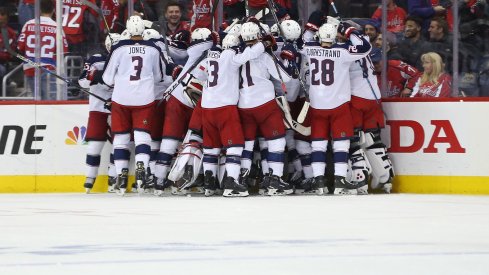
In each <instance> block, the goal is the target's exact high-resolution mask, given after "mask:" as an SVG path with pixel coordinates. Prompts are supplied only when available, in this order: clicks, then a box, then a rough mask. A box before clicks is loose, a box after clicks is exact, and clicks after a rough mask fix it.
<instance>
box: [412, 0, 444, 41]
mask: <svg viewBox="0 0 489 275" xmlns="http://www.w3.org/2000/svg"><path fill="white" fill-rule="evenodd" d="M408 13H409V15H410V16H417V17H420V18H421V19H422V20H423V21H422V24H421V29H422V31H421V32H422V33H423V34H426V32H427V31H428V27H429V25H430V20H431V18H433V17H434V16H435V15H441V16H443V15H445V13H446V9H445V8H444V7H443V6H440V5H435V6H433V4H432V0H408Z"/></svg>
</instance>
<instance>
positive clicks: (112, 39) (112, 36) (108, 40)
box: [105, 33, 121, 52]
mask: <svg viewBox="0 0 489 275" xmlns="http://www.w3.org/2000/svg"><path fill="white" fill-rule="evenodd" d="M119 40H121V35H120V34H118V33H109V34H108V35H107V37H105V48H106V49H107V51H108V52H110V48H111V47H112V45H115V44H117V43H119Z"/></svg>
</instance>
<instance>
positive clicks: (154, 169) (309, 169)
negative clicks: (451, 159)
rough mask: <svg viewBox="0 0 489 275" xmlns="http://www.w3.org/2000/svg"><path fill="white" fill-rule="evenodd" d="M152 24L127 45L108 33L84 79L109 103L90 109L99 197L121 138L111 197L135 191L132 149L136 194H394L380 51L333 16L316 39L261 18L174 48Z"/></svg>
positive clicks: (132, 25) (186, 36) (91, 173)
mask: <svg viewBox="0 0 489 275" xmlns="http://www.w3.org/2000/svg"><path fill="white" fill-rule="evenodd" d="M311 18H314V14H313V15H311ZM150 27H151V23H150V22H148V21H145V20H142V19H141V18H140V17H138V16H132V17H130V18H129V19H128V21H127V23H126V30H125V31H124V32H123V33H122V34H121V35H118V34H109V35H108V36H107V39H106V43H105V44H106V48H107V51H108V55H105V54H97V55H94V56H92V57H91V58H90V59H89V60H88V61H87V63H86V64H85V69H84V71H83V73H82V75H81V76H80V80H79V83H80V85H81V86H83V87H86V88H90V92H91V93H93V94H96V95H98V96H99V97H102V98H104V99H106V100H107V102H104V101H102V100H99V99H97V98H95V97H93V96H90V100H89V106H90V113H89V121H88V127H87V128H88V132H87V136H86V140H88V152H87V159H86V163H87V165H88V167H89V169H88V173H87V179H86V182H85V184H84V187H85V188H86V190H87V193H88V192H90V190H91V189H92V187H93V185H94V182H95V178H96V177H97V173H98V167H99V165H100V159H101V156H100V154H101V151H102V148H103V146H104V144H105V141H106V140H107V136H108V133H110V135H111V136H112V144H113V151H112V152H113V153H112V154H111V158H110V159H111V166H110V168H109V192H116V193H118V194H120V195H124V194H125V193H126V191H127V189H128V188H130V184H129V182H128V181H129V179H128V174H129V160H130V151H131V150H134V154H135V166H136V167H135V183H134V184H133V192H139V193H153V194H154V195H157V196H161V195H163V194H165V193H167V191H166V190H170V192H171V193H172V194H176V195H178V194H186V192H189V190H196V188H195V187H197V190H200V191H201V192H202V193H204V194H205V196H212V195H216V194H219V195H220V194H222V195H223V196H225V197H235V196H241V197H244V196H248V195H249V191H248V190H249V189H254V188H253V187H254V186H255V185H257V186H258V187H259V193H260V194H263V195H270V196H275V195H289V194H292V193H295V194H318V195H321V194H325V193H334V194H368V183H369V182H370V184H371V186H370V187H371V189H378V190H381V191H383V192H385V193H390V191H391V189H392V179H393V176H394V174H393V168H392V163H391V161H390V159H389V157H388V155H387V152H386V148H385V145H384V144H383V143H382V141H381V138H380V129H381V128H383V127H384V115H383V112H382V109H381V105H380V102H379V99H380V91H379V87H378V85H377V79H376V76H375V75H374V74H373V64H372V62H371V58H370V55H373V54H380V53H379V52H378V51H376V50H372V46H371V44H370V42H369V41H368V38H366V37H365V36H364V35H362V34H361V33H360V32H359V31H357V30H356V29H355V28H354V27H352V25H351V24H349V23H347V22H340V21H339V20H338V19H337V18H333V17H329V16H328V17H327V18H324V19H323V18H321V20H311V19H310V20H309V22H308V23H307V24H306V26H305V30H304V31H302V30H301V27H300V25H299V24H298V23H297V22H295V21H293V20H284V21H282V22H280V23H279V24H278V25H277V24H275V25H273V26H272V27H271V28H270V27H269V26H268V25H265V24H263V23H261V22H259V20H258V19H257V18H255V17H248V18H245V19H243V20H241V21H238V20H235V21H233V22H232V24H231V25H230V26H228V27H227V28H226V29H225V30H223V31H221V32H220V33H217V32H213V31H211V30H208V29H205V28H199V29H196V30H194V31H193V32H192V33H191V34H190V33H188V32H186V31H182V32H180V33H177V34H176V35H174V36H172V37H168V38H167V37H163V36H161V35H160V33H159V32H157V31H156V30H154V29H151V28H150ZM221 41H222V43H221ZM369 53H370V55H369ZM309 106H310V107H309ZM328 141H331V148H332V155H333V162H334V183H330V184H327V182H326V177H325V172H326V171H325V170H326V169H325V168H326V156H327V155H326V151H327V148H328ZM255 148H259V149H258V150H255ZM257 152H258V153H257ZM286 152H287V155H286ZM286 158H287V159H288V165H286V166H285V167H284V162H285V159H286ZM256 159H259V161H256ZM255 163H259V166H258V167H261V169H260V168H258V171H256V170H257V169H256V167H255V165H254V164H255ZM259 170H261V171H259ZM256 174H260V176H256ZM284 175H287V177H285V176H284ZM256 178H259V179H260V180H258V182H256V181H255V179H256ZM328 185H329V186H333V188H332V189H331V190H328V188H327V186H328Z"/></svg>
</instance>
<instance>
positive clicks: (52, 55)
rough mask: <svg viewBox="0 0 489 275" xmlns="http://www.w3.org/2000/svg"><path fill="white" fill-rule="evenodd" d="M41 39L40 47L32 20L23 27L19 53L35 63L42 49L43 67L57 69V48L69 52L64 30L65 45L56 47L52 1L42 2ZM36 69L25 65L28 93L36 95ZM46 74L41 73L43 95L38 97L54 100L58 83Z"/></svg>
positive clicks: (45, 0) (19, 41) (55, 28)
mask: <svg viewBox="0 0 489 275" xmlns="http://www.w3.org/2000/svg"><path fill="white" fill-rule="evenodd" d="M40 5H41V17H40V19H39V20H40V22H41V28H40V31H41V39H40V41H41V42H40V45H36V38H35V36H36V33H35V29H36V27H35V19H31V20H29V21H27V23H25V25H24V27H22V32H21V33H20V36H19V40H18V46H17V49H18V50H19V52H21V53H22V54H24V55H25V56H26V57H27V58H29V59H30V60H32V61H35V50H36V48H37V47H41V60H40V63H41V64H42V66H43V67H45V68H46V69H48V70H53V71H54V70H55V69H56V47H57V46H62V47H63V50H64V51H65V52H66V51H67V50H68V43H67V41H66V37H65V35H64V32H63V30H59V31H60V32H61V35H62V37H63V45H56V33H57V32H58V30H57V25H56V22H55V21H54V20H53V19H52V16H53V14H54V2H53V1H52V0H41V3H40ZM34 74H35V70H34V68H33V67H32V66H31V65H29V64H24V75H25V78H26V81H27V82H26V88H27V91H29V92H32V93H33V94H34ZM47 75H48V74H47V73H46V72H43V71H41V86H40V91H41V94H39V95H36V96H37V98H40V99H43V100H45V99H52V100H54V99H55V97H54V96H52V93H51V94H49V92H55V91H56V82H55V81H54V79H51V81H50V79H49V78H48V76H47Z"/></svg>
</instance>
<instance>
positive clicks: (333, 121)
mask: <svg viewBox="0 0 489 275" xmlns="http://www.w3.org/2000/svg"><path fill="white" fill-rule="evenodd" d="M338 32H340V33H341V34H343V35H344V36H345V37H346V38H347V39H349V38H350V35H352V36H356V37H358V32H356V31H355V29H354V28H351V27H350V26H349V25H348V24H345V23H342V24H340V26H339V27H338V29H337V28H336V27H335V26H334V25H333V24H328V23H326V24H324V25H322V26H321V27H320V28H319V31H318V33H319V41H320V44H319V43H308V44H306V47H305V49H304V50H303V51H302V53H303V54H304V55H305V57H306V58H307V61H308V63H309V65H310V75H309V77H308V78H309V83H310V88H309V98H310V101H311V110H310V113H311V121H312V125H311V127H312V133H311V140H312V154H311V159H312V169H313V173H314V177H315V179H314V181H315V184H316V185H317V187H318V188H319V189H320V190H321V189H323V188H324V186H325V183H326V182H325V177H324V173H325V167H326V149H327V145H328V140H329V139H330V138H331V139H332V141H333V144H332V147H333V153H334V162H335V167H334V168H335V169H334V170H335V182H334V185H335V194H349V193H356V185H353V184H351V183H349V182H348V181H346V179H345V177H346V173H347V162H348V149H349V147H350V140H349V139H350V137H351V136H352V135H353V123H352V118H351V114H350V108H349V101H350V97H351V92H350V79H349V73H348V68H349V66H350V64H351V62H354V61H355V60H358V59H361V58H362V57H365V56H366V55H367V54H368V53H369V51H370V49H371V45H370V43H369V42H368V41H367V40H365V39H364V38H363V37H359V39H361V40H362V42H363V44H362V45H357V46H353V45H351V44H343V45H340V44H335V43H334V41H335V38H336V35H337V33H338Z"/></svg>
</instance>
